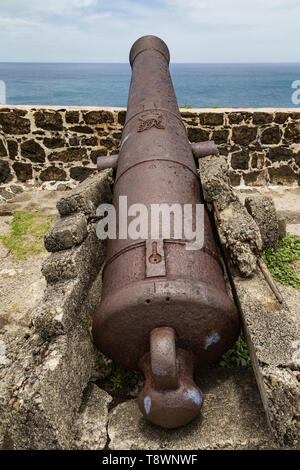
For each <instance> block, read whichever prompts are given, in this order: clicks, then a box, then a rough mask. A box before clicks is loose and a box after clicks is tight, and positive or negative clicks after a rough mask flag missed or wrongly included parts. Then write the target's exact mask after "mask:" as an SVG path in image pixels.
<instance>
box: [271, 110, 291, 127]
mask: <svg viewBox="0 0 300 470" xmlns="http://www.w3.org/2000/svg"><path fill="white" fill-rule="evenodd" d="M288 117H289V113H285V112H281V111H279V112H276V113H275V118H274V121H275V122H277V123H278V124H284V123H285V122H286V121H287V119H288Z"/></svg>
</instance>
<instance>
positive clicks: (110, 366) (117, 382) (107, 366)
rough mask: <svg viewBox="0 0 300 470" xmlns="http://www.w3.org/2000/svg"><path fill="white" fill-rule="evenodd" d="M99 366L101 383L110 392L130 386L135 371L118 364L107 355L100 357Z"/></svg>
mask: <svg viewBox="0 0 300 470" xmlns="http://www.w3.org/2000/svg"><path fill="white" fill-rule="evenodd" d="M99 368H100V371H101V374H100V377H101V378H100V381H101V385H102V386H103V387H104V389H105V390H107V391H108V392H118V391H120V390H124V389H127V388H128V387H130V382H131V379H132V377H133V375H134V373H133V372H131V371H129V370H127V369H124V368H123V367H120V366H117V365H116V364H114V363H113V362H112V361H111V360H110V359H108V358H107V357H105V356H102V358H101V359H100V363H99Z"/></svg>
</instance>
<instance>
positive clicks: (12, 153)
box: [7, 140, 18, 160]
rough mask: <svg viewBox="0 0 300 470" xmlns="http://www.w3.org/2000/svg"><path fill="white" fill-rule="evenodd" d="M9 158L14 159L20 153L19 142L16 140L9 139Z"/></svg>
mask: <svg viewBox="0 0 300 470" xmlns="http://www.w3.org/2000/svg"><path fill="white" fill-rule="evenodd" d="M7 147H8V153H9V158H11V159H12V160H14V159H15V158H16V156H17V155H18V143H17V142H16V141H15V140H7Z"/></svg>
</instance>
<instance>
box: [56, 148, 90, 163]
mask: <svg viewBox="0 0 300 470" xmlns="http://www.w3.org/2000/svg"><path fill="white" fill-rule="evenodd" d="M48 158H49V162H53V161H59V162H64V163H67V162H74V161H81V160H84V159H85V158H87V154H86V149H84V148H79V149H77V148H76V149H74V148H68V149H66V150H62V151H61V152H53V153H51V154H50V155H49V157H48Z"/></svg>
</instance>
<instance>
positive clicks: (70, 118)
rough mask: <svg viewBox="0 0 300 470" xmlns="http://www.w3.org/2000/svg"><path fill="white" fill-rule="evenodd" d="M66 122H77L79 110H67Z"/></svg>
mask: <svg viewBox="0 0 300 470" xmlns="http://www.w3.org/2000/svg"><path fill="white" fill-rule="evenodd" d="M66 122H67V123H69V124H77V123H78V122H79V111H67V112H66Z"/></svg>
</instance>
